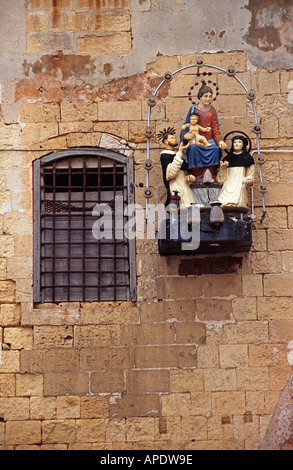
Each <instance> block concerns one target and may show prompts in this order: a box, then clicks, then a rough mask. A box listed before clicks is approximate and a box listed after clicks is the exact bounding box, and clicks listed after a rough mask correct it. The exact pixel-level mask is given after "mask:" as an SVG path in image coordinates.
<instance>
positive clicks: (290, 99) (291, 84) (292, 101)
mask: <svg viewBox="0 0 293 470" xmlns="http://www.w3.org/2000/svg"><path fill="white" fill-rule="evenodd" d="M288 88H289V90H291V89H292V91H290V93H289V95H288V103H289V104H293V80H290V82H289V83H288Z"/></svg>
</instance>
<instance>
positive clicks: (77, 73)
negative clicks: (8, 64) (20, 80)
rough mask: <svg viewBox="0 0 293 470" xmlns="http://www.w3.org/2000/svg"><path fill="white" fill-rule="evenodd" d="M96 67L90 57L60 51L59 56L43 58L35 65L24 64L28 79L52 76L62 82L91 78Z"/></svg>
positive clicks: (45, 56)
mask: <svg viewBox="0 0 293 470" xmlns="http://www.w3.org/2000/svg"><path fill="white" fill-rule="evenodd" d="M95 68H96V66H95V65H94V61H93V60H92V59H91V58H90V56H88V55H86V56H84V55H74V54H66V55H65V54H63V52H62V51H58V53H57V54H48V55H43V56H41V57H40V58H39V59H38V60H36V61H35V62H33V63H29V62H27V60H25V61H24V62H23V69H24V74H25V76H26V77H28V76H29V75H30V72H32V73H33V74H40V73H46V74H52V75H54V76H55V77H58V78H59V79H60V80H66V79H68V78H70V77H74V78H77V79H78V78H81V77H86V76H90V75H92V74H93V73H94V72H95Z"/></svg>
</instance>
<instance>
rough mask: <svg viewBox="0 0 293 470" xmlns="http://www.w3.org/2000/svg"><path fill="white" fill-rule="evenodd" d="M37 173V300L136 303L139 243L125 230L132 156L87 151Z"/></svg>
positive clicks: (48, 161)
mask: <svg viewBox="0 0 293 470" xmlns="http://www.w3.org/2000/svg"><path fill="white" fill-rule="evenodd" d="M33 170H34V302H75V301H80V302H90V301H106V300H114V301H115V300H135V294H136V282H135V280H136V276H135V246H134V244H135V240H134V239H129V238H130V237H126V236H125V233H124V232H125V231H124V227H125V224H126V222H127V220H128V216H127V215H124V213H125V208H126V206H127V205H128V204H132V203H133V161H132V159H131V158H127V157H125V156H123V155H121V154H117V153H115V152H112V151H108V150H103V149H88V148H84V149H77V150H68V151H62V152H57V153H54V154H50V155H47V156H44V157H42V158H40V159H38V160H36V161H35V162H34V166H33Z"/></svg>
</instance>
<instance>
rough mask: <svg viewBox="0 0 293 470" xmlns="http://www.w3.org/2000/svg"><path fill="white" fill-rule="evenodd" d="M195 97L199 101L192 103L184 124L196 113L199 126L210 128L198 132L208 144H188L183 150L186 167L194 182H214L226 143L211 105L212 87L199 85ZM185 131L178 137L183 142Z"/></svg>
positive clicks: (186, 130)
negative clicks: (186, 159)
mask: <svg viewBox="0 0 293 470" xmlns="http://www.w3.org/2000/svg"><path fill="white" fill-rule="evenodd" d="M197 97H198V100H199V103H198V104H195V105H193V106H192V107H191V108H190V109H189V111H188V114H187V116H186V120H185V124H188V123H190V116H191V115H192V114H197V115H198V124H199V126H201V127H208V128H210V130H207V131H206V132H204V133H202V132H200V134H201V135H203V136H204V137H206V139H207V140H208V143H209V144H210V145H209V146H201V145H198V144H190V145H189V148H188V150H187V151H185V153H186V154H187V158H188V167H189V169H190V173H192V174H193V175H194V176H195V177H196V182H204V181H208V182H212V181H215V182H216V181H217V171H218V167H219V161H220V158H221V154H222V152H221V150H222V149H226V148H227V144H226V143H225V142H224V140H223V138H222V136H221V133H220V130H219V122H218V117H217V113H216V110H215V108H214V107H213V106H211V101H212V98H213V91H212V89H211V88H210V87H209V86H207V85H203V86H201V87H200V89H199V91H198V94H197ZM183 127H185V126H183ZM187 132H188V128H185V129H183V130H182V131H181V134H180V139H181V140H182V141H183V142H186V139H185V138H184V136H185V134H186V133H187ZM207 170H209V172H210V173H209V175H210V177H209V178H206V177H205V173H206V171H207Z"/></svg>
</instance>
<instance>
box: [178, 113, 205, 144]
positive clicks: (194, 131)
mask: <svg viewBox="0 0 293 470" xmlns="http://www.w3.org/2000/svg"><path fill="white" fill-rule="evenodd" d="M197 123H198V115H197V114H191V116H190V123H187V124H184V126H182V130H184V129H187V128H189V131H188V132H186V134H184V140H188V141H189V143H190V144H194V145H201V146H203V147H211V144H209V142H208V141H207V139H206V138H205V137H204V136H203V135H200V133H199V131H201V132H208V131H210V130H211V128H210V127H202V126H199V125H198V124H197Z"/></svg>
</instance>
